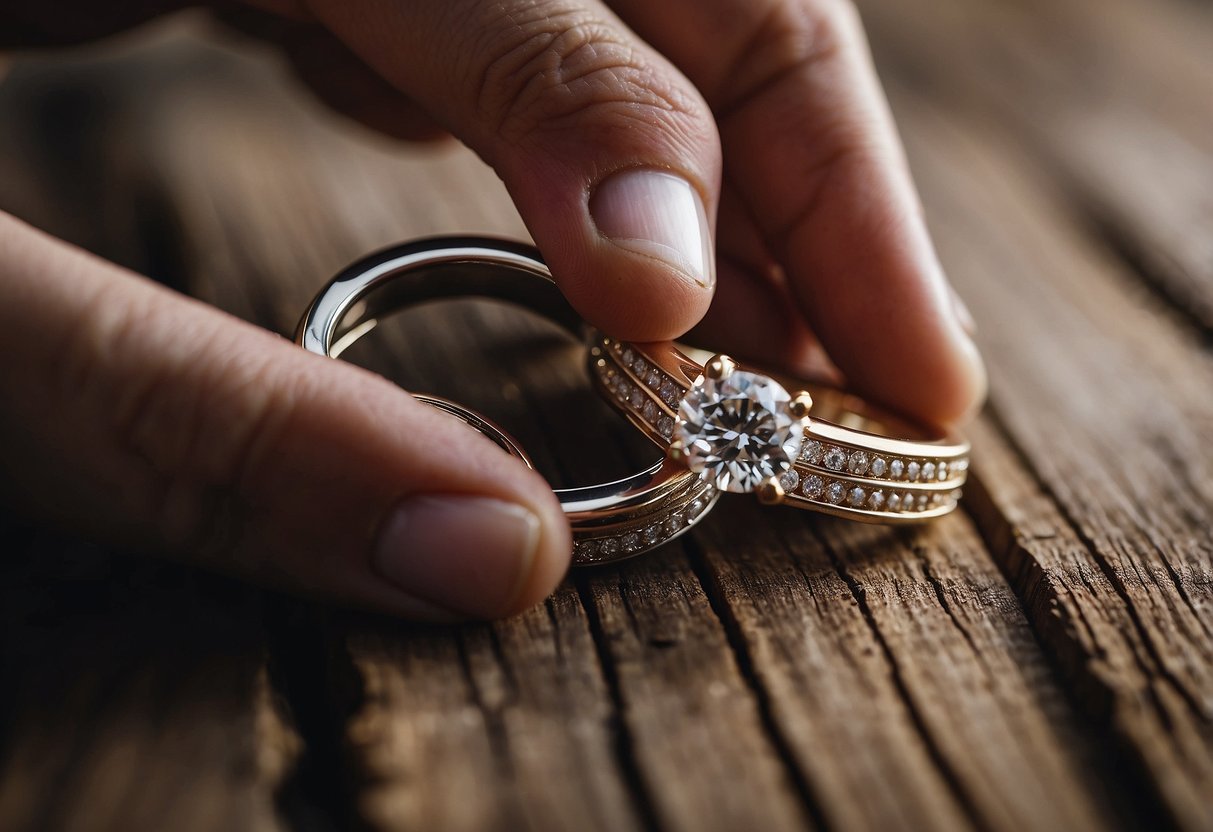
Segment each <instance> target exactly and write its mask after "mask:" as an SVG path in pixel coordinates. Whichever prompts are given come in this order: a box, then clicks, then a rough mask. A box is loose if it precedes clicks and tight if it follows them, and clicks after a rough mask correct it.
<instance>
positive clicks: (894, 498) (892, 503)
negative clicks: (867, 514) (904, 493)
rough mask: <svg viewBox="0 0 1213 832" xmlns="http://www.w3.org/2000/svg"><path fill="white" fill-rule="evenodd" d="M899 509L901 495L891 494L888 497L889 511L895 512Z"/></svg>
mask: <svg viewBox="0 0 1213 832" xmlns="http://www.w3.org/2000/svg"><path fill="white" fill-rule="evenodd" d="M899 508H901V495H900V494H897V493H893V494H890V495H889V511H897V510H898V509H899Z"/></svg>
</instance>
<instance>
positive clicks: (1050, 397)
mask: <svg viewBox="0 0 1213 832" xmlns="http://www.w3.org/2000/svg"><path fill="white" fill-rule="evenodd" d="M900 101H901V105H902V106H900V107H899V108H898V109H899V111H900V113H901V115H902V117H903V124H904V125H905V127H906V134H907V136H908V139H909V145H910V149H911V158H912V160H913V162H914V164H915V165H916V169H917V171H918V173H919V178H920V184H921V185H922V188H923V191H924V199H925V202H926V205H927V213H928V216H929V218H930V220H931V222H932V225H933V226H934V228H935V230H936V239H937V241H938V243H939V246H940V250H941V255H942V257H943V260H944V262H945V264H946V265H947V267H948V268H949V272H950V274H951V275H952V277H953V279H954V280H955V281H956V282H957V284H958V285H959V286H960V288H961V291H962V292H963V293H964V294H965V297H966V298H969V299H971V301H972V303H971V304H970V305H971V306H973V307H974V309H975V312H974V314H975V315H976V316H977V319H978V322H979V326H980V340H981V342H982V344H983V346H984V351H985V354H986V356H987V359H988V361H989V364H990V368H991V374H992V378H993V393H992V402H993V405H994V409H995V411H996V412H997V414H998V416H999V419H1000V421H1001V423H1002V424H1003V425H1004V426H1005V428H1006V430H1007V432H1008V434H1009V435H1010V437H1011V439H1012V441H1013V443H1014V447H1015V449H1016V451H1018V453H1019V454H1021V459H1022V460H1024V461H1026V463H1027V464H1028V465H1029V466H1030V468H1031V470H1032V471H1033V472H1034V478H1035V481H1036V482H1035V483H1032V484H1029V483H1025V482H1024V480H1023V479H1022V476H1021V475H1013V474H1008V470H1009V464H1008V462H1007V453H1006V451H1005V449H1004V450H1001V451H1000V450H999V445H998V444H997V443H990V445H989V447H990V449H991V450H990V451H989V454H990V459H989V460H988V464H990V466H991V469H990V470H989V471H988V472H987V470H986V469H985V468H983V464H982V458H981V457H980V456H979V455H975V459H976V460H977V464H976V465H975V476H976V478H977V479H978V480H979V481H980V482H981V483H982V487H983V492H982V493H983V494H984V495H986V496H985V497H984V499H979V501H978V502H977V506H978V508H977V511H978V515H977V516H978V517H979V518H980V519H981V521H982V525H983V528H984V529H985V530H986V532H987V534H988V535H990V536H991V539H993V540H996V541H997V549H998V550H999V551H1000V554H1002V555H1008V556H1009V560H1007V568H1008V571H1009V572H1010V573H1011V574H1012V575H1015V576H1016V585H1017V587H1019V588H1020V589H1021V591H1023V590H1028V589H1032V590H1033V591H1041V590H1040V589H1039V585H1037V586H1034V585H1033V584H1032V583H1030V582H1029V583H1025V582H1024V580H1023V578H1022V575H1023V574H1024V570H1025V568H1026V567H1025V566H1023V565H1022V563H1020V562H1019V561H1020V560H1021V559H1022V558H1025V557H1026V558H1028V559H1030V560H1031V561H1033V567H1032V568H1033V570H1039V572H1040V573H1041V574H1043V575H1044V576H1047V578H1048V584H1047V586H1048V587H1050V589H1049V592H1050V597H1053V596H1055V597H1056V605H1054V604H1050V605H1049V606H1048V607H1047V609H1042V607H1041V606H1040V605H1039V603H1037V602H1036V599H1035V598H1034V597H1032V596H1029V603H1028V605H1027V610H1028V612H1029V615H1030V616H1032V620H1033V623H1034V625H1035V627H1036V629H1037V632H1038V634H1039V635H1040V637H1041V638H1042V639H1044V640H1045V641H1046V643H1047V644H1048V645H1049V646H1050V649H1051V650H1052V651H1053V652H1054V654H1055V655H1057V656H1058V657H1059V658H1062V659H1064V660H1065V662H1064V669H1065V672H1066V673H1067V674H1068V675H1069V676H1070V677H1071V679H1073V680H1075V681H1074V682H1073V683H1074V684H1075V686H1076V687H1077V688H1078V689H1081V690H1087V691H1089V690H1091V689H1092V687H1094V688H1095V689H1097V690H1102V691H1104V696H1103V699H1104V701H1103V703H1102V704H1103V711H1102V713H1101V714H1100V716H1101V718H1102V719H1104V720H1107V724H1108V725H1109V727H1110V728H1111V729H1112V731H1113V732H1114V733H1115V734H1116V735H1117V736H1118V737H1119V739H1120V740H1121V741H1122V742H1123V743H1124V744H1125V747H1126V749H1127V753H1128V754H1129V755H1130V756H1132V757H1136V758H1137V759H1139V760H1141V761H1142V763H1143V771H1142V774H1143V775H1144V777H1145V778H1146V780H1147V781H1148V782H1149V783H1150V784H1151V786H1152V788H1153V789H1154V790H1155V791H1156V794H1157V796H1158V798H1159V799H1160V800H1161V801H1162V803H1163V804H1164V805H1165V807H1166V810H1167V811H1168V812H1169V813H1170V814H1171V816H1172V818H1173V819H1174V820H1175V821H1176V822H1177V823H1179V824H1180V825H1183V826H1187V827H1189V828H1204V827H1207V826H1208V825H1210V823H1213V814H1210V813H1211V812H1213V802H1210V801H1209V799H1208V796H1209V795H1210V794H1213V727H1211V726H1213V721H1211V718H1210V717H1211V711H1213V639H1211V638H1210V633H1211V632H1213V536H1211V532H1210V530H1211V529H1213V466H1211V464H1210V462H1211V456H1213V455H1211V454H1210V449H1209V445H1208V436H1209V435H1211V433H1210V430H1211V428H1213V398H1211V397H1210V396H1209V395H1208V391H1209V390H1210V389H1213V361H1211V360H1210V356H1209V355H1208V353H1207V352H1206V351H1205V350H1203V349H1202V348H1201V344H1200V340H1199V339H1198V338H1197V337H1196V336H1195V334H1194V333H1192V332H1190V331H1188V330H1185V328H1184V327H1183V326H1182V325H1181V324H1180V322H1179V321H1177V320H1176V319H1175V317H1174V316H1173V315H1172V314H1170V311H1169V310H1168V309H1166V308H1164V307H1161V306H1160V304H1159V303H1158V302H1157V301H1156V300H1154V299H1153V298H1152V297H1151V296H1149V295H1145V294H1143V293H1142V292H1140V291H1138V290H1136V287H1135V283H1134V280H1135V278H1134V276H1133V275H1131V274H1129V273H1127V272H1126V270H1125V268H1124V266H1123V264H1122V263H1121V262H1119V261H1118V260H1117V259H1116V257H1115V256H1114V254H1113V253H1111V252H1109V251H1107V250H1106V249H1104V248H1102V247H1101V246H1099V245H1098V243H1097V241H1093V240H1092V239H1091V238H1090V237H1089V236H1088V234H1087V231H1088V228H1087V226H1085V224H1084V223H1082V221H1081V219H1079V218H1076V217H1075V216H1074V215H1073V214H1071V213H1070V212H1069V211H1068V209H1067V207H1066V202H1065V201H1064V198H1063V197H1062V196H1060V195H1059V194H1057V193H1056V192H1054V191H1052V190H1051V188H1050V185H1049V183H1048V182H1047V181H1046V180H1045V179H1044V177H1043V176H1042V175H1041V174H1040V173H1039V172H1037V171H1033V170H1032V169H1031V168H1030V167H1028V166H1027V165H1025V164H1023V161H1022V157H1020V156H1018V155H1017V154H1015V153H1014V152H1013V151H1011V150H1009V149H1008V148H1007V147H1005V146H1004V145H1002V144H1001V141H1000V139H999V138H998V137H997V136H996V135H993V134H991V133H990V132H988V131H985V130H981V129H980V128H978V127H976V126H975V125H974V124H973V123H971V122H965V121H962V120H957V119H953V118H948V117H947V116H945V115H943V114H941V113H940V112H939V111H937V110H935V109H933V108H931V107H930V106H929V105H928V104H927V103H926V102H925V101H924V100H922V99H921V98H918V97H908V96H907V97H901V99H900ZM987 435H988V434H987ZM1003 478H1005V479H1006V482H1005V484H1004V481H1003ZM1032 485H1034V486H1035V487H1040V486H1041V485H1043V490H1044V492H1045V494H1047V495H1048V497H1049V498H1050V499H1051V500H1052V501H1055V505H1056V508H1055V509H1050V508H1049V507H1048V501H1041V500H1040V499H1039V498H1031V497H1030V496H1029V495H1028V494H1026V493H1025V489H1027V488H1029V487H1031V486H1032ZM998 515H1001V517H1002V519H1001V520H998V521H996V520H995V519H994V518H995V517H996V516H998ZM1063 517H1064V521H1065V522H1064V524H1063V523H1060V522H1059V520H1060V519H1061V518H1063ZM1019 523H1023V524H1024V525H1022V526H1021V525H1018V524H1019ZM1038 525H1043V526H1044V527H1045V528H1047V529H1048V530H1049V531H1048V532H1047V533H1046V534H1047V538H1046V539H1047V540H1049V541H1052V542H1045V539H1041V540H1037V539H1036V537H1035V536H1034V535H1035V534H1036V533H1035V532H1034V529H1035V528H1036V527H1037V526H1038ZM1008 537H1011V538H1015V537H1018V538H1020V543H1018V544H1017V545H1015V546H1013V547H1010V548H1009V549H1008V546H1007V542H1006V541H1007V539H1008ZM1067 595H1068V596H1069V602H1068V603H1066V604H1062V598H1063V597H1065V596H1067ZM1051 616H1062V617H1063V622H1062V623H1063V624H1064V626H1058V623H1057V622H1055V621H1052V620H1050V617H1051ZM1100 620H1104V621H1107V622H1111V623H1110V624H1108V625H1106V626H1102V627H1100V628H1099V629H1098V630H1097V631H1096V632H1095V633H1088V634H1087V635H1085V636H1083V637H1081V638H1080V637H1078V636H1077V635H1075V633H1079V632H1082V631H1083V629H1084V628H1091V627H1095V626H1096V625H1095V624H1093V623H1092V622H1096V621H1100ZM1111 633H1118V634H1119V637H1117V638H1113V637H1112V636H1111V635H1110V634H1111Z"/></svg>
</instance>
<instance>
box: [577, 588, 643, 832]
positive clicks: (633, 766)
mask: <svg viewBox="0 0 1213 832" xmlns="http://www.w3.org/2000/svg"><path fill="white" fill-rule="evenodd" d="M576 584H577V595H578V597H579V598H580V600H581V607H582V609H583V610H584V611H585V614H586V618H587V619H588V621H589V624H590V634H591V636H593V639H594V651H595V655H596V656H597V657H598V666H599V668H600V669H601V671H602V677H603V679H604V680H605V681H606V685H607V690H608V691H609V693H610V699H611V716H610V732H611V735H612V736H613V737H614V740H615V741H614V744H613V745H614V751H615V760H616V763H617V764H618V766H619V770H620V772H621V773H622V774H623V780H624V782H625V783H626V784H627V786H628V793H629V795H630V796H631V798H632V802H633V804H634V806H635V809H636V812H637V814H638V815H639V817H640V820H641V823H643V824H644V829H645V830H646V832H661V822H660V820H659V819H658V813H657V804H656V802H655V801H654V798H653V795H652V794H651V792H650V791H649V784H648V783H646V782H645V778H644V775H643V773H642V772H641V770H640V763H639V761H638V760H637V759H636V755H635V753H634V750H633V749H634V748H635V743H636V738H635V737H633V736H632V731H631V729H630V728H629V727H628V723H627V720H626V719H624V710H625V705H624V699H623V691H622V688H621V685H620V681H619V674H618V673H617V672H616V670H615V663H614V661H613V660H612V659H611V653H610V649H609V648H608V647H607V637H606V632H605V630H604V628H603V624H602V618H601V617H600V616H599V614H598V607H597V605H596V604H595V603H594V594H593V590H592V589H591V587H590V583H589V580H588V579H587V578H585V577H578V579H577V580H576Z"/></svg>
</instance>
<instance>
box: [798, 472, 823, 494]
mask: <svg viewBox="0 0 1213 832" xmlns="http://www.w3.org/2000/svg"><path fill="white" fill-rule="evenodd" d="M825 489H826V484H825V480H823V479H822V478H821V477H819V476H817V475H816V474H813V475H812V476H808V477H805V478H804V482H803V483H802V484H801V486H800V493H801V494H803V495H804V496H806V497H808V498H809V499H810V500H816V499H817V498H818V497H820V496H821V492H823V491H825Z"/></svg>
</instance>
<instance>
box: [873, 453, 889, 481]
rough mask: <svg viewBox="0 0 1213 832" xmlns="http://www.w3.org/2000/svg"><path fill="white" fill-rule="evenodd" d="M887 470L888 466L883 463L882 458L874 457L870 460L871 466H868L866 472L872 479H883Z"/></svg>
mask: <svg viewBox="0 0 1213 832" xmlns="http://www.w3.org/2000/svg"><path fill="white" fill-rule="evenodd" d="M888 470H889V465H888V463H887V462H885V461H884V457H879V456H878V457H876V458H875V459H873V460H872V464H871V465H869V466H868V471H870V472H871V474H872V476H874V477H883V476H884V475H885V472H886V471H888Z"/></svg>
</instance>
